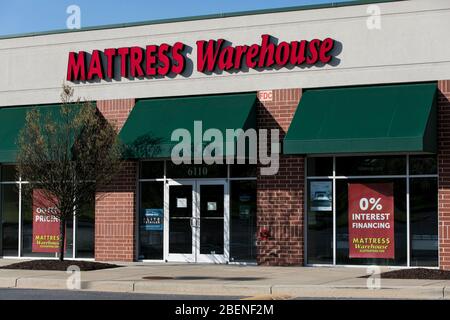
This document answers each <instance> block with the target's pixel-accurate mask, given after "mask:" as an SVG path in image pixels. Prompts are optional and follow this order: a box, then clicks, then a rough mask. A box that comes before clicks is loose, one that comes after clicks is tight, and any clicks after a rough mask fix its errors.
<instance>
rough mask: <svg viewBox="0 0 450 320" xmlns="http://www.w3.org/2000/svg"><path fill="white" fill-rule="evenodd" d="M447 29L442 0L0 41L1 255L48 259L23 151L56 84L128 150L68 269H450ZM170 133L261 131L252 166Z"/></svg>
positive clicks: (83, 215)
mask: <svg viewBox="0 0 450 320" xmlns="http://www.w3.org/2000/svg"><path fill="white" fill-rule="evenodd" d="M448 30H450V3H448V1H447V0H436V1H420V0H411V1H355V2H352V3H345V4H338V5H336V4H335V5H328V6H310V7H299V8H289V9H280V10H269V11H262V12H246V13H239V14H232V15H225V16H224V15H220V16H207V17H196V18H188V19H175V20H164V21H153V22H146V23H142V24H134V25H120V26H108V27H104V28H103V27H102V28H92V29H85V30H80V31H76V32H67V31H63V32H53V33H46V34H30V35H21V36H16V37H6V38H0V107H1V108H0V169H1V170H0V171H1V177H0V180H1V182H0V193H1V199H0V200H1V203H0V209H1V211H0V218H1V228H0V256H1V257H3V258H18V257H23V258H33V257H54V256H55V254H54V253H43V252H35V250H33V246H32V242H33V237H34V236H35V230H34V229H35V227H34V226H35V221H34V215H33V209H32V207H33V206H32V202H33V199H26V197H25V196H24V195H23V194H22V188H23V187H24V186H25V185H26V184H27V182H26V181H25V180H24V179H22V178H17V177H16V175H15V169H14V162H15V152H16V149H17V147H16V145H15V139H16V136H17V133H18V132H19V130H20V129H21V127H22V126H23V123H24V119H25V114H26V112H27V111H28V110H30V109H31V108H32V107H35V106H37V107H38V108H41V109H43V108H58V103H59V94H60V90H61V83H62V82H63V81H66V82H67V83H68V84H70V85H72V86H73V87H74V88H75V92H76V95H77V96H80V97H84V98H86V99H88V100H91V101H94V102H95V103H96V106H97V108H98V110H99V111H100V112H101V113H102V115H103V116H104V117H105V118H106V119H108V120H109V121H111V122H113V123H114V124H115V125H117V127H118V129H119V132H120V138H121V140H122V141H123V143H124V144H125V146H126V148H125V152H124V159H125V162H124V165H123V168H122V170H121V172H120V174H119V175H118V176H117V177H116V178H115V181H114V183H111V184H110V185H108V186H105V187H103V188H101V190H98V195H99V198H98V200H97V201H96V203H95V204H92V205H90V206H86V208H84V209H83V210H82V212H79V213H78V214H77V216H76V217H74V219H73V221H71V222H70V223H69V225H68V229H67V230H68V231H67V234H68V239H67V254H66V256H67V257H70V258H75V259H95V260H98V261H144V262H145V261H154V262H189V263H243V264H254V263H257V264H261V265H280V266H287V265H297V266H304V265H313V266H316V265H317V266H319V265H328V266H330V265H337V266H339V265H346V266H347V265H383V266H385V265H387V266H399V267H415V266H422V267H436V268H437V267H439V268H443V269H450V102H449V99H450V59H449V57H450V44H449V42H448V41H446V36H447V34H448ZM199 121H201V130H200V131H199V130H198V126H197V125H198V122H199ZM177 129H184V131H183V132H185V133H189V134H191V135H192V137H193V143H192V144H189V145H194V144H195V142H196V141H197V142H198V144H197V146H198V145H200V146H202V147H206V146H207V145H208V143H209V142H211V141H212V139H211V137H209V138H208V137H207V135H208V129H215V130H216V131H215V132H216V133H217V132H219V133H221V134H222V137H223V138H224V142H225V145H227V146H228V145H229V143H230V141H231V144H232V145H233V146H236V144H235V141H234V140H233V139H231V140H230V139H229V138H228V136H227V135H226V133H227V130H228V129H233V130H237V129H242V130H244V131H245V132H251V130H254V132H257V134H258V135H257V136H256V137H257V138H258V143H259V144H258V147H257V152H256V154H257V157H258V160H257V161H256V162H255V161H253V162H252V161H251V159H252V157H250V153H251V151H249V150H250V149H251V147H250V146H248V145H247V146H246V147H247V148H248V150H247V149H245V150H246V151H248V153H245V155H246V156H244V157H242V158H239V157H236V155H235V154H233V153H231V155H230V154H229V153H228V152H229V150H228V148H223V149H222V150H221V152H222V153H221V154H219V155H218V154H216V153H210V158H211V159H212V158H214V159H218V158H220V159H222V161H217V162H218V163H213V164H211V163H209V162H211V161H210V160H211V159H210V158H208V157H207V156H206V157H205V153H204V152H203V151H204V150H201V151H200V153H199V154H197V153H196V151H194V150H193V151H192V153H193V154H194V156H193V158H192V163H191V164H181V165H180V164H176V163H174V161H173V157H172V151H173V150H174V148H175V147H176V145H177V142H176V141H177V140H176V139H174V138H173V135H174V132H175V131H176V130H177ZM264 130H265V131H264ZM274 130H278V131H274ZM211 132H212V131H210V133H211ZM261 132H266V133H269V135H268V136H267V141H264V140H261V135H260V134H261ZM277 132H278V133H279V136H278V135H276V133H277ZM273 137H275V138H276V142H279V143H280V153H279V156H278V157H275V158H272V159H271V160H273V161H275V160H276V162H277V165H276V169H277V170H276V171H275V172H273V173H272V174H267V172H266V173H264V169H267V168H268V167H269V166H271V165H273V163H269V162H267V161H266V162H264V161H262V160H261V156H262V155H273V154H274V153H276V151H277V150H276V146H275V144H273V143H272V144H271V145H270V143H271V142H273V141H275V140H273V139H272V138H273ZM196 139H198V140H196ZM262 142H265V144H264V143H262ZM227 143H228V144H227ZM193 149H195V147H194V148H193ZM195 150H197V149H195ZM216 151H217V150H216ZM184 155H186V154H184ZM198 155H200V159H199V158H198V157H197V156H198ZM231 160H233V161H231ZM238 160H240V161H238Z"/></svg>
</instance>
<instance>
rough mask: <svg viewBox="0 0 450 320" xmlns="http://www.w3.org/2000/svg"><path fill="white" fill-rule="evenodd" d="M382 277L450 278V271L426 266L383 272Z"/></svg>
mask: <svg viewBox="0 0 450 320" xmlns="http://www.w3.org/2000/svg"><path fill="white" fill-rule="evenodd" d="M368 277H369V276H364V277H361V278H368ZM380 277H381V279H415V280H450V271H446V270H437V269H424V268H414V269H401V270H394V271H388V272H383V273H381V274H380Z"/></svg>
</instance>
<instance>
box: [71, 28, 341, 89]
mask: <svg viewBox="0 0 450 320" xmlns="http://www.w3.org/2000/svg"><path fill="white" fill-rule="evenodd" d="M335 44H336V41H335V40H334V39H332V38H325V39H323V40H320V39H313V40H310V41H307V40H300V41H291V42H286V41H283V42H280V43H276V41H275V38H273V37H271V36H270V35H268V34H264V35H262V36H261V41H260V43H259V44H256V43H255V44H251V45H237V46H233V45H231V43H230V42H228V41H226V40H225V39H217V40H199V41H197V42H196V53H197V59H196V64H195V66H194V63H193V61H191V59H190V58H189V57H188V55H190V53H191V52H192V51H193V48H191V47H189V46H188V45H186V44H184V43H182V42H176V43H174V44H173V45H169V44H166V43H163V44H160V45H147V46H146V47H145V48H143V47H139V46H133V47H121V48H107V49H104V50H93V51H92V52H86V51H79V52H69V57H68V65H67V81H71V82H78V81H94V80H98V79H100V80H111V79H121V78H128V79H134V78H138V79H139V78H161V77H166V76H169V77H174V76H177V75H183V76H189V75H190V73H192V71H193V69H194V68H195V69H196V70H197V71H198V72H201V73H204V74H211V73H220V72H223V71H227V72H236V71H247V70H248V69H255V70H267V69H278V68H283V67H289V66H291V67H292V66H294V67H295V66H300V67H308V66H313V65H325V64H328V63H330V62H331V61H332V59H333V57H334V56H335V53H334V51H335V50H334V49H335ZM188 66H192V67H190V68H187V67H188Z"/></svg>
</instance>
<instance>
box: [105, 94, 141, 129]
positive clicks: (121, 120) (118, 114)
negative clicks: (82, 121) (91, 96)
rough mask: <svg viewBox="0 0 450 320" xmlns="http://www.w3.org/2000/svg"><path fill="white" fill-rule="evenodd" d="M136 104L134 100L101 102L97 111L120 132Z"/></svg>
mask: <svg viewBox="0 0 450 320" xmlns="http://www.w3.org/2000/svg"><path fill="white" fill-rule="evenodd" d="M134 104H135V101H134V99H117V100H100V101H97V109H98V110H100V112H101V113H102V114H103V116H104V117H105V118H106V119H108V120H109V121H110V122H111V123H113V124H115V125H116V126H117V128H118V130H120V129H121V128H122V127H123V125H124V124H125V121H127V119H128V116H129V115H130V112H131V110H132V109H133V107H134Z"/></svg>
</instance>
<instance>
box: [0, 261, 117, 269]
mask: <svg viewBox="0 0 450 320" xmlns="http://www.w3.org/2000/svg"><path fill="white" fill-rule="evenodd" d="M70 266H78V267H79V268H80V270H81V271H93V270H102V269H111V268H119V267H120V266H118V265H115V264H109V263H100V262H94V261H73V260H64V261H59V260H31V261H25V262H19V263H14V264H10V265H7V266H3V267H0V269H16V270H47V271H66V270H67V268H68V267H70Z"/></svg>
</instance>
